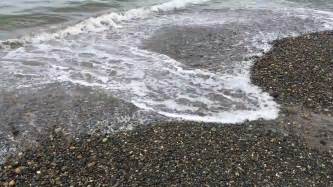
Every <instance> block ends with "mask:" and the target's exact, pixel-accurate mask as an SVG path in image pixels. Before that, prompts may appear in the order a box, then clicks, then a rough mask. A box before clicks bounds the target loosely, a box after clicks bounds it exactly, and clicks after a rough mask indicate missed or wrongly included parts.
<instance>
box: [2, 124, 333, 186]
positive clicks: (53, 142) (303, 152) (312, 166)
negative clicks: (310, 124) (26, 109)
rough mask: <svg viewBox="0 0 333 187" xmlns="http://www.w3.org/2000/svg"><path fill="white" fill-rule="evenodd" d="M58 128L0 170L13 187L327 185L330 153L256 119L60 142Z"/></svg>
mask: <svg viewBox="0 0 333 187" xmlns="http://www.w3.org/2000/svg"><path fill="white" fill-rule="evenodd" d="M62 134H63V133H62V132H61V131H60V130H55V132H53V133H52V135H50V137H48V138H47V139H44V140H42V141H41V144H42V146H41V147H40V148H38V149H37V150H30V151H27V152H25V153H23V154H19V155H17V156H16V157H14V158H13V159H10V160H9V161H8V162H7V163H6V164H4V165H3V166H2V167H1V168H0V169H1V170H0V181H1V182H3V183H2V184H3V185H5V186H6V185H10V184H11V185H13V184H17V185H19V186H26V185H32V186H55V185H59V186H61V185H63V186H70V185H73V186H77V185H80V186H88V185H96V184H99V185H100V186H110V185H113V186H171V185H176V186H183V185H185V186H193V185H199V184H200V185H204V184H207V185H211V186H221V185H222V186H228V185H231V186H251V185H254V184H256V185H258V186H288V185H289V186H330V185H333V178H332V177H333V163H332V160H333V155H329V154H326V153H325V154H323V153H318V152H317V151H312V150H309V149H308V148H306V146H305V145H303V143H302V141H301V140H300V139H298V138H295V137H293V136H288V135H282V134H281V133H279V132H277V131H274V130H269V129H266V128H265V124H263V123H261V122H256V123H252V124H251V123H248V124H244V125H243V126H234V125H232V126H221V125H214V124H211V125H209V124H196V123H190V122H188V123H182V124H179V123H178V124H176V123H169V124H159V125H152V126H150V127H148V128H139V129H136V130H134V131H126V132H121V133H117V134H115V135H113V136H110V137H108V136H86V137H81V138H80V139H77V140H67V138H64V136H62Z"/></svg>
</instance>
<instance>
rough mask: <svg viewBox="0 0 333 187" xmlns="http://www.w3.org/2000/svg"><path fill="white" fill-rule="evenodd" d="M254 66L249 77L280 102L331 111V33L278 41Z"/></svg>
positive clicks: (332, 88)
mask: <svg viewBox="0 0 333 187" xmlns="http://www.w3.org/2000/svg"><path fill="white" fill-rule="evenodd" d="M274 46H275V48H274V49H273V50H271V51H270V52H268V53H267V54H265V55H264V56H263V57H262V58H261V59H260V60H258V61H257V63H256V64H255V65H254V67H253V71H252V80H253V82H254V83H255V84H257V85H259V86H261V87H263V88H264V89H265V90H266V91H268V92H270V93H271V94H272V95H273V96H274V97H275V98H276V99H277V101H279V102H280V103H281V104H288V105H302V106H304V107H306V108H309V109H311V110H314V111H316V112H325V113H331V114H333V83H332V82H333V32H321V33H314V34H308V35H305V36H302V37H296V38H288V39H282V40H278V41H276V42H275V43H274Z"/></svg>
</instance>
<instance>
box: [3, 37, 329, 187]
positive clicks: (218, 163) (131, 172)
mask: <svg viewBox="0 0 333 187" xmlns="http://www.w3.org/2000/svg"><path fill="white" fill-rule="evenodd" d="M332 41H333V35H332V33H331V32H322V33H313V34H306V35H303V36H300V37H296V38H294V37H292V38H286V39H282V40H279V41H275V42H274V44H273V48H272V50H270V51H269V52H268V53H266V54H264V56H262V57H260V58H258V59H257V60H256V63H255V65H254V66H253V69H252V73H251V76H252V77H251V78H252V80H253V82H254V83H255V84H256V85H258V86H260V87H262V88H263V89H265V90H267V91H268V92H269V93H270V94H271V95H272V96H273V97H274V98H275V100H276V101H277V102H278V103H279V104H280V105H281V112H280V117H279V118H278V119H277V120H271V121H265V120H258V121H253V122H246V123H243V124H239V125H228V124H224V125H221V124H209V123H197V122H170V123H158V122H155V123H154V122H152V123H151V124H150V125H147V126H140V127H136V128H134V129H133V130H131V131H119V132H116V133H113V134H104V133H102V132H98V131H97V132H95V133H93V134H91V135H82V136H77V137H76V138H73V137H71V136H68V133H66V130H64V129H62V128H56V127H55V128H54V129H52V130H50V131H48V132H47V133H46V134H45V136H43V137H39V138H38V140H37V141H38V142H39V143H40V144H39V145H38V146H36V147H34V148H31V149H27V150H24V151H22V152H20V153H18V154H16V155H13V156H11V157H10V158H8V159H7V161H6V162H5V163H4V164H3V165H1V169H0V181H1V184H2V185H3V186H15V185H18V186H28V185H30V186H89V185H90V186H94V185H96V184H98V186H196V185H208V186H331V185H333V177H332V176H333V154H332V153H333V152H332V151H333V149H332V142H333V140H332V137H333V120H332V115H331V114H332V107H333V106H332V84H329V83H330V80H332V78H333V76H332V74H331V72H332V67H333V66H332V65H333V63H332V61H331V59H332V56H330V55H332V54H333V53H332V49H331V47H330V46H331V45H332ZM316 72H320V73H316ZM281 73H282V74H286V75H288V76H281ZM295 79H297V80H298V81H299V82H297V80H295ZM325 81H326V82H325ZM300 82H301V83H302V84H299V83H300ZM321 83H322V84H321ZM314 86H316V87H314ZM309 98H311V100H309ZM309 129H310V130H311V133H309V132H308V130H309Z"/></svg>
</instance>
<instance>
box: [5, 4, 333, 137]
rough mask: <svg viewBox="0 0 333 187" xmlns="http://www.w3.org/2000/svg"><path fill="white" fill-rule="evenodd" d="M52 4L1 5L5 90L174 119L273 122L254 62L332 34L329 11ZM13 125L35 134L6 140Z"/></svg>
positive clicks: (274, 111)
mask: <svg viewBox="0 0 333 187" xmlns="http://www.w3.org/2000/svg"><path fill="white" fill-rule="evenodd" d="M52 2H53V1H52ZM55 2H56V3H55ZM55 2H53V3H50V2H48V1H37V0H35V1H29V2H28V1H24V0H21V1H18V2H17V3H15V4H14V3H13V2H12V1H10V2H9V1H7V2H4V1H2V2H0V31H1V32H0V37H1V39H2V40H3V42H2V44H1V48H2V49H0V89H1V90H2V91H6V92H14V93H15V91H16V90H24V89H27V88H29V89H33V88H34V87H38V86H41V85H46V84H50V83H63V82H67V83H68V82H69V83H74V84H78V85H81V86H86V87H89V88H91V89H92V90H102V91H104V92H106V93H108V94H111V95H113V96H114V97H116V98H118V99H121V100H124V101H126V102H128V103H132V104H134V105H135V106H136V107H137V108H139V109H141V110H144V111H150V112H154V113H157V114H159V115H163V116H167V117H169V118H171V119H174V118H175V119H185V120H194V121H204V122H216V123H241V122H243V121H246V120H256V119H260V118H263V119H267V120H271V119H275V118H276V117H277V116H278V112H279V106H278V105H277V104H276V103H275V102H274V101H273V98H271V97H270V96H269V95H268V94H267V93H264V92H262V90H261V89H260V88H258V87H256V86H254V85H253V84H251V82H250V75H249V69H250V68H251V65H252V63H253V61H252V60H251V57H253V56H255V55H261V54H262V52H264V51H267V50H269V49H270V42H271V41H273V40H275V39H278V38H283V37H287V36H296V35H299V34H302V33H306V32H314V31H322V30H331V29H332V28H333V12H332V11H331V9H330V7H331V4H332V3H331V2H330V1H321V3H318V2H317V1H313V2H311V1H302V2H300V1H296V0H294V1H285V0H275V1H269V2H268V1H265V0H243V1H237V3H235V1H233V0H225V1H221V0H219V1H217V0H211V1H209V0H171V1H167V0H165V1H79V0H77V1H55ZM147 41H149V42H148V43H150V44H149V45H151V46H155V47H154V48H153V49H151V48H149V45H148V47H147V46H146V43H147ZM162 44H163V45H165V46H163V45H162ZM170 46H172V47H170ZM158 49H160V51H158ZM201 49H202V50H201ZM168 50H175V51H176V52H175V53H172V52H168ZM172 54H173V55H172ZM198 54H200V55H198ZM168 55H169V56H168ZM207 62H209V64H208V63H207ZM0 106H1V105H0ZM2 107H8V106H6V105H2ZM23 108H24V109H25V110H29V106H26V107H23ZM2 110H7V108H2ZM35 112H36V111H35ZM37 112H38V111H37ZM0 115H6V114H5V113H3V114H0ZM110 115H111V114H110ZM150 117H152V116H150ZM12 120H15V119H14V118H13V119H12ZM9 121H11V120H9ZM5 123H7V122H5ZM9 124H10V125H14V126H15V124H16V126H17V127H18V128H20V129H21V130H22V131H24V126H25V125H27V126H28V125H31V123H29V122H22V123H21V122H20V123H19V122H8V124H3V125H2V126H1V127H0V131H2V133H3V134H6V133H7V132H6V131H8V130H6V129H8V128H7V127H8V126H10V125H9ZM34 125H35V126H38V125H47V123H43V124H36V123H34ZM5 127H6V128H5ZM7 134H9V132H8V133H7ZM9 137H11V138H8V139H13V138H12V136H11V135H9Z"/></svg>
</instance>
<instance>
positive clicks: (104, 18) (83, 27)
mask: <svg viewBox="0 0 333 187" xmlns="http://www.w3.org/2000/svg"><path fill="white" fill-rule="evenodd" d="M208 1H210V0H171V1H169V2H166V3H163V4H160V5H155V6H151V7H142V8H136V9H130V10H128V11H126V12H123V13H117V12H111V13H108V14H104V15H101V16H98V17H92V18H89V19H86V20H84V21H82V22H80V23H78V24H76V25H74V26H70V27H67V28H65V29H63V30H60V31H58V32H56V33H43V34H39V35H35V36H33V37H32V38H31V37H29V38H28V39H27V40H28V41H33V42H40V41H46V40H50V39H55V38H64V37H66V36H68V35H77V34H82V33H88V32H102V31H106V30H109V29H112V28H119V27H121V24H120V23H121V22H124V21H129V20H133V19H143V18H146V17H148V16H149V15H150V14H152V13H155V12H161V11H170V10H173V9H180V8H184V7H186V6H188V5H191V4H201V3H205V2H208Z"/></svg>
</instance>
